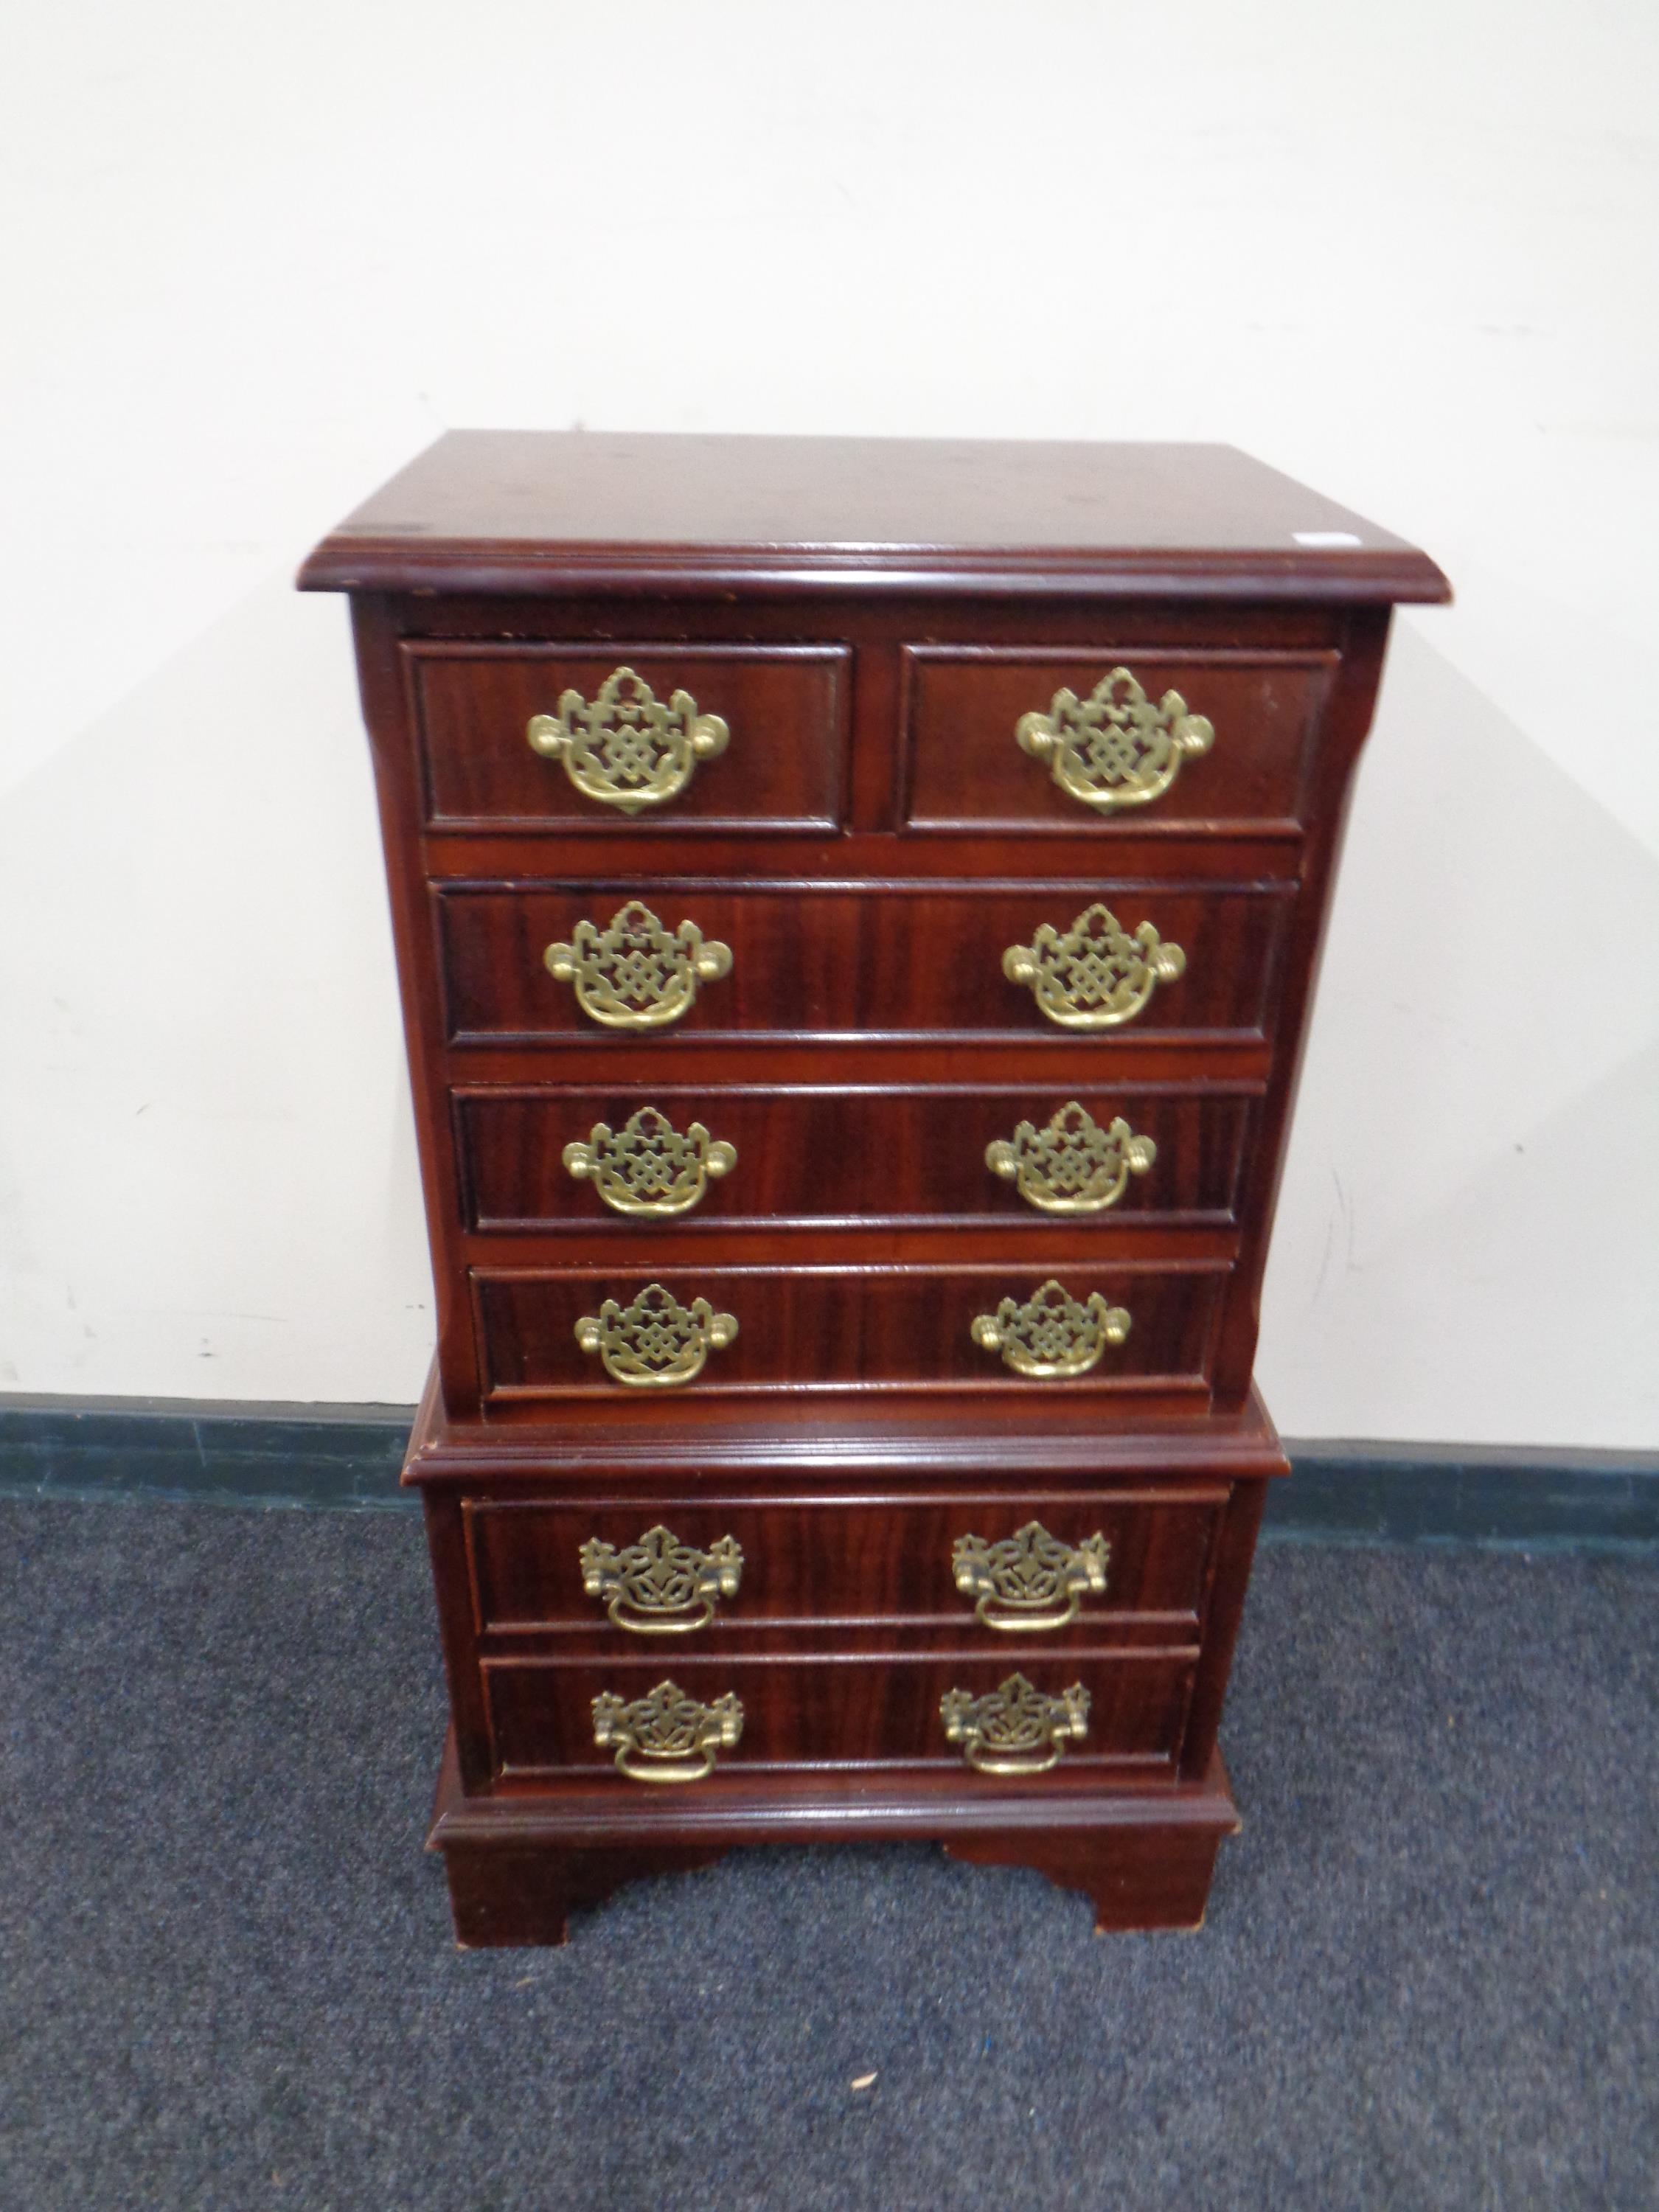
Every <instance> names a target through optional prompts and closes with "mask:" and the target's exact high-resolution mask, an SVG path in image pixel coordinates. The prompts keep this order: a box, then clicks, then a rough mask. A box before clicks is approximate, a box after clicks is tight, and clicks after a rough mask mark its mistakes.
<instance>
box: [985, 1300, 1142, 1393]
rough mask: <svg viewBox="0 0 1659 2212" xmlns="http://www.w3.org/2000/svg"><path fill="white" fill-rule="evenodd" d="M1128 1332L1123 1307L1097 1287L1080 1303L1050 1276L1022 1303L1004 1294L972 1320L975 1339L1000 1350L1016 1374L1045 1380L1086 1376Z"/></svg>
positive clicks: (992, 1348)
mask: <svg viewBox="0 0 1659 2212" xmlns="http://www.w3.org/2000/svg"><path fill="white" fill-rule="evenodd" d="M1128 1334H1129V1316H1128V1314H1127V1311H1126V1310H1125V1309H1124V1308H1123V1307H1122V1306H1109V1305H1108V1304H1107V1303H1106V1301H1105V1299H1104V1298H1103V1297H1102V1296H1101V1294H1100V1292H1099V1291H1090V1293H1089V1296H1088V1298H1087V1299H1086V1301H1085V1303H1084V1304H1081V1305H1079V1303H1078V1301H1077V1300H1076V1299H1075V1298H1074V1297H1072V1296H1071V1295H1070V1293H1069V1292H1068V1291H1065V1290H1062V1289H1061V1287H1060V1285H1059V1284H1058V1283H1057V1282H1055V1281H1054V1278H1053V1277H1052V1276H1050V1277H1049V1279H1048V1281H1047V1282H1046V1283H1044V1284H1043V1285H1042V1288H1041V1289H1040V1290H1037V1291H1033V1292H1032V1294H1031V1296H1030V1297H1029V1298H1027V1299H1026V1301H1025V1303H1024V1304H1023V1305H1021V1304H1019V1303H1018V1301H1017V1300H1016V1299H1013V1298H1004V1300H1003V1301H1002V1304H1000V1306H999V1307H998V1308H997V1310H996V1311H995V1312H994V1314H980V1315H977V1316H975V1321H974V1324H973V1339H974V1342H975V1344H977V1345H979V1346H981V1347H982V1348H983V1349H984V1350H985V1351H987V1352H1000V1353H1001V1354H1002V1358H1003V1362H1004V1364H1005V1365H1006V1366H1009V1367H1012V1369H1013V1370H1014V1372H1015V1374H1017V1375H1030V1376H1036V1377H1037V1378H1038V1379H1039V1380H1041V1381H1044V1382H1047V1381H1049V1380H1051V1379H1053V1378H1054V1377H1056V1376H1069V1375H1086V1374H1087V1373H1088V1371H1089V1370H1090V1369H1091V1367H1092V1366H1094V1365H1095V1364H1096V1362H1097V1360H1098V1359H1099V1358H1100V1355H1101V1354H1102V1352H1104V1351H1105V1349H1106V1347H1107V1346H1108V1345H1109V1344H1113V1345H1116V1344H1121V1343H1122V1341H1123V1340H1124V1339H1125V1337H1127V1335H1128Z"/></svg>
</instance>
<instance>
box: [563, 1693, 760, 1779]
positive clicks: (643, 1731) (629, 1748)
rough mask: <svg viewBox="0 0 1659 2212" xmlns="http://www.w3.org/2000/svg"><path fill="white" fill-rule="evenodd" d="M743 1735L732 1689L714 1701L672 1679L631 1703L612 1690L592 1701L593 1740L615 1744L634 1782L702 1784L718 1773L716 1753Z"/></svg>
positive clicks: (608, 1746)
mask: <svg viewBox="0 0 1659 2212" xmlns="http://www.w3.org/2000/svg"><path fill="white" fill-rule="evenodd" d="M742 1735H743V1707H742V1705H740V1704H739V1703H738V1699H737V1697H736V1695H735V1693H734V1692H732V1691H730V1690H728V1691H727V1692H726V1695H725V1696H724V1697H723V1698H716V1699H715V1700H714V1703H713V1705H699V1704H698V1702H697V1700H696V1699H695V1698H692V1697H688V1696H687V1695H686V1693H685V1692H684V1690H682V1689H680V1688H678V1687H677V1686H676V1685H675V1684H674V1683H672V1682H659V1683H658V1685H657V1686H656V1688H655V1689H654V1690H653V1691H652V1692H651V1693H650V1695H649V1696H648V1697H644V1698H635V1700H634V1702H633V1703H632V1704H631V1705H629V1703H627V1701H626V1700H625V1699H622V1698H619V1697H618V1696H617V1694H616V1692H615V1691H614V1690H602V1691H601V1692H599V1696H598V1697H597V1698H595V1699H594V1700H593V1741H594V1742H595V1743H596V1744H597V1745H598V1746H599V1749H600V1750H601V1751H610V1750H611V1749H612V1748H613V1747H614V1749H615V1752H616V1755H617V1766H618V1767H619V1768H620V1769H621V1771H623V1773H624V1774H625V1775H627V1777H628V1778H629V1781H630V1782H701V1781H702V1778H703V1777H704V1776H705V1775H708V1774H712V1773H713V1772H714V1758H715V1754H716V1753H719V1752H722V1751H730V1750H731V1749H732V1746H733V1745H734V1744H736V1743H737V1742H738V1739H739V1738H740V1737H741V1736H742Z"/></svg>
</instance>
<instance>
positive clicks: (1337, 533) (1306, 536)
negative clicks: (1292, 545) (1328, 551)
mask: <svg viewBox="0 0 1659 2212" xmlns="http://www.w3.org/2000/svg"><path fill="white" fill-rule="evenodd" d="M1291 537H1292V538H1294V539H1295V540H1296V542H1297V544H1298V545H1316V546H1320V545H1363V544H1364V542H1365V541H1364V538H1356V537H1355V536H1354V534H1353V532H1352V530H1293V531H1291Z"/></svg>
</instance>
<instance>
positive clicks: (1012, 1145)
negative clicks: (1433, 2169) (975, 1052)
mask: <svg viewBox="0 0 1659 2212" xmlns="http://www.w3.org/2000/svg"><path fill="white" fill-rule="evenodd" d="M596 1133H597V1132H596ZM569 1157H570V1155H569V1153H568V1152H567V1153H566V1155H565V1158H566V1159H567V1160H568V1158H569ZM1156 1158H1158V1146H1156V1145H1155V1144H1154V1143H1153V1142H1152V1139H1151V1138H1150V1137H1137V1136H1136V1135H1135V1134H1134V1133H1133V1130H1132V1129H1131V1128H1130V1127H1129V1125H1128V1123H1127V1121H1124V1119H1123V1118H1122V1116H1121V1115H1119V1116H1118V1117H1117V1118H1116V1120H1115V1121H1113V1122H1112V1123H1111V1125H1110V1127H1109V1128H1104V1129H1103V1128H1102V1127H1101V1126H1100V1124H1099V1122H1098V1121H1096V1119H1095V1117H1094V1115H1092V1114H1091V1113H1090V1112H1089V1111H1088V1109H1087V1108H1086V1107H1083V1106H1079V1103H1078V1102H1077V1100H1076V1099H1075V1098H1073V1099H1072V1100H1070V1101H1069V1102H1068V1103H1066V1105H1064V1106H1062V1107H1061V1108H1060V1111H1059V1112H1058V1113H1057V1114H1056V1115H1054V1119H1053V1121H1050V1122H1049V1124H1048V1127H1047V1128H1046V1129H1038V1128H1037V1127H1035V1125H1034V1124H1033V1123H1031V1122H1030V1121H1022V1122H1020V1123H1019V1125H1018V1127H1017V1128H1016V1129H1015V1131H1014V1133H1013V1135H1012V1137H999V1138H998V1139H997V1140H996V1142H995V1143H994V1144H992V1145H987V1146H986V1148H985V1164H986V1166H987V1168H989V1169H990V1170H992V1172H993V1173H994V1174H996V1175H1000V1176H1004V1177H1005V1178H1006V1180H1007V1181H1008V1182H1012V1183H1013V1184H1014V1185H1015V1187H1016V1188H1018V1192H1019V1194H1020V1196H1021V1197H1022V1198H1023V1199H1024V1200H1025V1202H1026V1204H1027V1205H1028V1206H1037V1207H1038V1208H1040V1209H1041V1211H1042V1212H1044V1213H1103V1212H1105V1211H1106V1208H1107V1207H1108V1206H1115V1205H1116V1204H1117V1202H1118V1200H1119V1199H1121V1197H1122V1195H1123V1194H1124V1192H1125V1190H1126V1189H1127V1188H1128V1183H1129V1177H1130V1176H1132V1175H1145V1174H1146V1170H1147V1169H1148V1168H1149V1167H1151V1166H1152V1163H1153V1161H1154V1160H1155V1159H1156ZM573 1172H574V1170H573Z"/></svg>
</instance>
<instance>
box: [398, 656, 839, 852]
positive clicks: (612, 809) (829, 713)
mask: <svg viewBox="0 0 1659 2212" xmlns="http://www.w3.org/2000/svg"><path fill="white" fill-rule="evenodd" d="M403 650H404V656H405V660H406V665H407V666H408V670H409V677H410V688H411V690H412V692H413V701H414V714H415V726H416V734H417V741H418V744H419V746H420V756H421V775H422V791H423V795H424V800H425V811H426V819H427V820H428V823H431V824H432V825H433V826H434V827H435V828H440V829H504V830H505V829H511V830H515V831H518V830H526V829H556V830H557V831H558V832H559V833H560V834H561V835H563V836H568V835H570V834H572V833H580V832H583V831H586V830H597V831H605V830H610V831H612V832H614V831H616V830H617V829H634V830H641V829H645V830H649V829H653V828H655V829H662V830H665V831H670V832H673V831H676V830H678V831H679V832H681V833H682V834H683V833H684V831H685V830H686V829H708V830H716V829H719V830H730V829H757V830H793V829H799V830H813V831H817V832H819V833H822V832H823V831H826V830H829V829H835V828H836V826H837V824H838V823H840V821H841V818H842V790H843V787H844V784H845V781H846V757H847V709H848V670H849V667H850V665H851V656H850V654H849V653H848V649H847V648H846V647H842V646H776V647H739V646H719V647H714V646H691V645H617V646H607V647H604V648H603V649H601V650H598V651H596V650H595V649H594V648H593V647H592V646H574V645H573V646H562V645H546V646H523V645H513V646H505V645H502V646H497V645H471V646H465V645H455V644H437V643H431V642H426V643H414V644H408V645H405V646H404V648H403ZM532 723H533V724H534V725H535V726H536V731H537V735H538V744H539V746H540V748H541V749H540V750H537V748H536V747H535V746H532V743H531V730H532Z"/></svg>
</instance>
